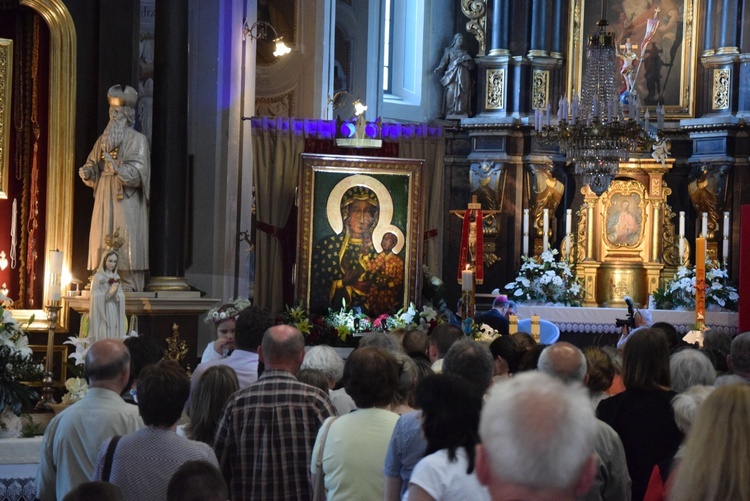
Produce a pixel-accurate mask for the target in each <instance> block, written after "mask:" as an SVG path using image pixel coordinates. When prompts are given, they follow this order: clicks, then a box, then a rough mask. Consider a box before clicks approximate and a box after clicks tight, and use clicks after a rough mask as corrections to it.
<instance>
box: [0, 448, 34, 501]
mask: <svg viewBox="0 0 750 501" xmlns="http://www.w3.org/2000/svg"><path fill="white" fill-rule="evenodd" d="M41 448H42V437H41V436H37V437H32V438H4V439H2V440H0V501H5V500H13V501H15V500H29V501H32V500H34V499H35V498H36V489H35V487H34V480H35V479H36V472H37V469H38V468H39V455H40V451H41Z"/></svg>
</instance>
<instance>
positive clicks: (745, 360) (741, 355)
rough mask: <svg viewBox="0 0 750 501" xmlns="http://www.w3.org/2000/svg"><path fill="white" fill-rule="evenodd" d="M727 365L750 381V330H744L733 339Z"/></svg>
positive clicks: (735, 373)
mask: <svg viewBox="0 0 750 501" xmlns="http://www.w3.org/2000/svg"><path fill="white" fill-rule="evenodd" d="M727 365H729V368H730V369H731V370H732V372H733V373H734V375H735V376H738V377H741V378H742V379H744V380H745V382H750V332H743V333H742V334H740V335H739V336H737V337H736V338H734V339H733V340H732V346H731V348H730V351H729V356H728V357H727Z"/></svg>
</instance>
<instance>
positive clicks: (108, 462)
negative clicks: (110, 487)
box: [102, 435, 122, 482]
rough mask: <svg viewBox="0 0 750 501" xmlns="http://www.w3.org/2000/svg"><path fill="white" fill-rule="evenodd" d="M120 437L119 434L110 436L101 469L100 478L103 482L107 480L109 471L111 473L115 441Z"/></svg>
mask: <svg viewBox="0 0 750 501" xmlns="http://www.w3.org/2000/svg"><path fill="white" fill-rule="evenodd" d="M121 438H122V437H121V436H119V435H116V436H114V437H112V440H110V441H109V446H108V447H107V454H106V455H105V456H104V470H103V471H102V480H104V481H105V482H109V475H110V473H112V460H113V459H114V457H115V449H116V448H117V442H119V441H120V439H121Z"/></svg>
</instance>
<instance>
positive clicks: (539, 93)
mask: <svg viewBox="0 0 750 501" xmlns="http://www.w3.org/2000/svg"><path fill="white" fill-rule="evenodd" d="M547 103H549V71H548V70H534V71H533V73H532V87H531V107H532V108H533V109H535V110H543V109H546V108H547Z"/></svg>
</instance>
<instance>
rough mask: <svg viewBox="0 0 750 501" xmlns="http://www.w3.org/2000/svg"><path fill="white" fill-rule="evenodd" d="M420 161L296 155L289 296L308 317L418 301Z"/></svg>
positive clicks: (391, 308) (373, 312)
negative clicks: (293, 267)
mask: <svg viewBox="0 0 750 501" xmlns="http://www.w3.org/2000/svg"><path fill="white" fill-rule="evenodd" d="M423 170H424V161H423V160H416V159H402V158H378V157H357V156H330V155H312V154H303V155H302V163H301V169H300V183H299V194H298V207H299V212H298V228H297V237H298V254H297V267H296V277H295V278H296V287H295V294H296V296H297V300H298V301H299V302H300V303H301V304H303V305H304V306H305V307H306V308H307V309H308V310H309V311H310V313H311V314H314V315H315V314H320V315H324V314H326V313H327V312H328V309H329V308H330V309H333V310H338V309H340V308H341V307H342V306H346V308H350V309H354V308H359V309H360V310H361V312H362V313H364V314H366V315H368V316H370V317H372V318H374V317H376V316H378V315H380V314H383V313H390V314H392V313H395V312H397V311H398V310H400V309H402V308H406V307H408V305H409V303H410V302H414V303H417V304H418V303H419V301H418V294H419V290H420V279H421V268H422V266H421V261H422V238H421V236H422V222H421V214H422V211H421V201H422V172H423Z"/></svg>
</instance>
